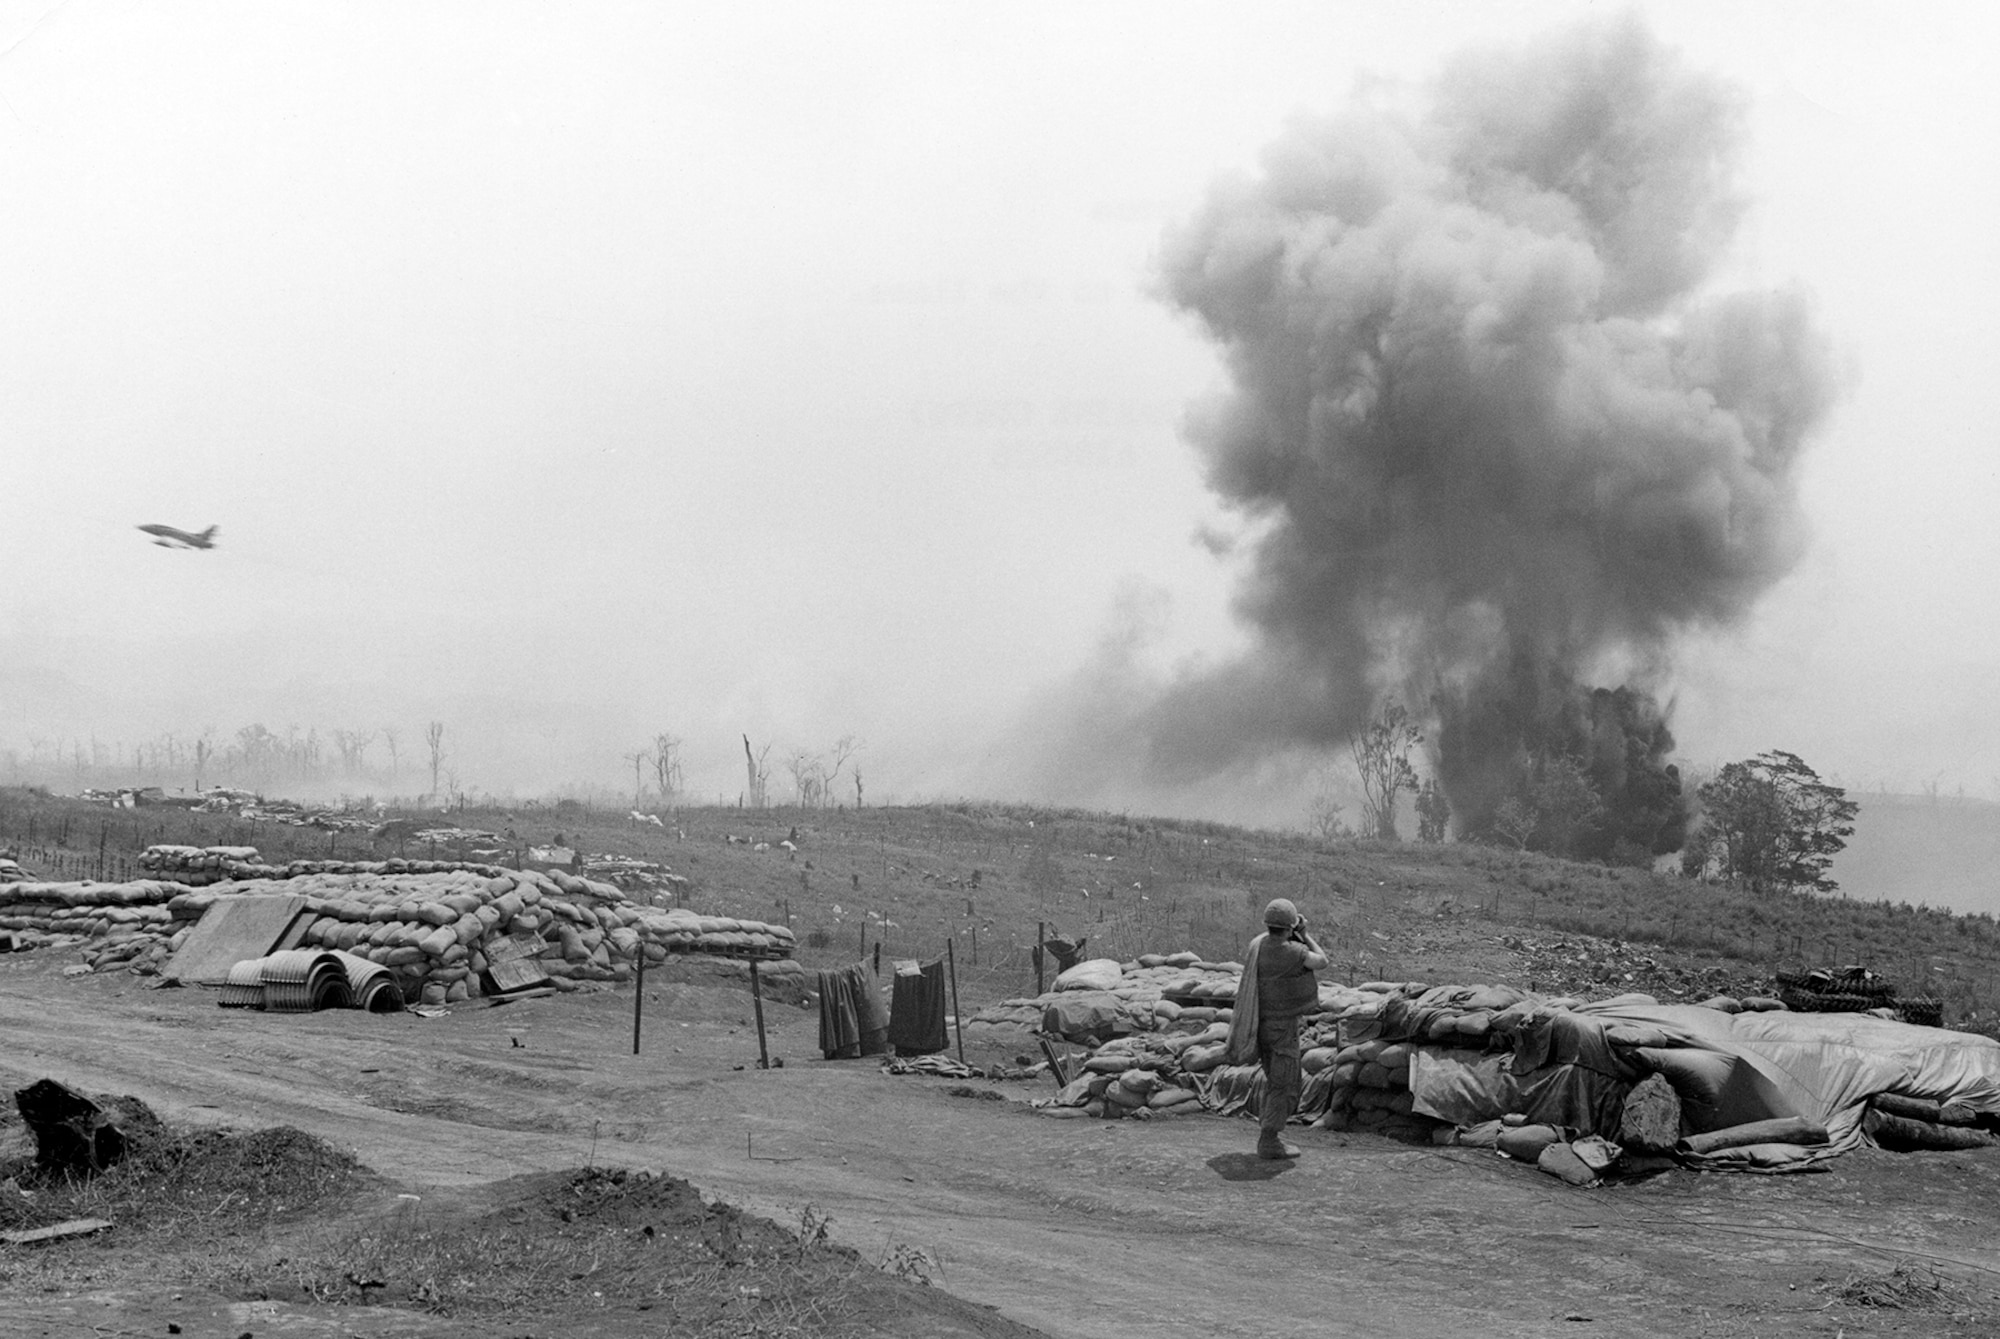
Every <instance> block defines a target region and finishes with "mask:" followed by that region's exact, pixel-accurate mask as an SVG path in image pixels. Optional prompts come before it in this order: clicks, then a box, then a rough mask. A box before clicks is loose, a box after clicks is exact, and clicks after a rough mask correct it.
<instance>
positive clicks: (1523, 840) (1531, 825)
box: [1493, 795, 1542, 851]
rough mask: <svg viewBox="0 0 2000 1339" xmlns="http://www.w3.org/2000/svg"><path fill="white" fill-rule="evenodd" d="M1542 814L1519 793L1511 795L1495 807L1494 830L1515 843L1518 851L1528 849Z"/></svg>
mask: <svg viewBox="0 0 2000 1339" xmlns="http://www.w3.org/2000/svg"><path fill="white" fill-rule="evenodd" d="M1541 818H1542V816H1541V815H1540V814H1538V813H1536V812H1535V807H1534V806H1533V805H1532V804H1529V803H1528V802H1527V801H1526V800H1524V799H1522V798H1521V797H1520V796H1519V795H1509V796H1508V797H1507V798H1506V799H1504V800H1502V801H1500V803H1499V804H1497V805H1495V806H1494V808H1493V831H1494V832H1495V833H1497V834H1499V835H1500V836H1502V837H1505V838H1506V839H1507V840H1508V841H1510V842H1512V843H1513V844H1514V849H1515V850H1517V851H1525V850H1527V849H1528V839H1529V838H1530V837H1532V836H1534V835H1535V828H1536V826H1537V825H1538V824H1539V823H1540V822H1541Z"/></svg>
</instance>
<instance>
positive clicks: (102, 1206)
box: [0, 1097, 373, 1231]
mask: <svg viewBox="0 0 2000 1339" xmlns="http://www.w3.org/2000/svg"><path fill="white" fill-rule="evenodd" d="M92 1100H94V1101H96V1102H97V1103H98V1105H99V1106H100V1107H102V1108H103V1109H104V1110H105V1113H106V1114H107V1115H110V1116H112V1117H113V1118H114V1119H116V1120H117V1121H118V1122H119V1125H120V1128H121V1129H122V1130H123V1131H124V1132H125V1135H126V1139H127V1143H126V1153H125V1156H124V1158H123V1159H122V1160H120V1161H119V1162H118V1163H116V1164H114V1165H113V1166H111V1167H110V1168H107V1169H106V1170H105V1171H103V1172H100V1173H98V1174H97V1175H95V1176H92V1177H89V1178H87V1179H84V1178H74V1177H70V1176H67V1175H64V1174H62V1173H60V1172H50V1171H47V1170H45V1169H43V1168H41V1167H39V1166H37V1165H36V1163H35V1161H34V1159H33V1158H32V1156H28V1155H25V1154H21V1155H17V1156H15V1157H14V1158H12V1159H9V1160H8V1162H7V1163H5V1164H4V1165H0V1175H5V1176H11V1177H13V1178H14V1180H15V1182H16V1184H17V1185H18V1186H20V1187H21V1188H22V1189H23V1190H25V1191H27V1192H29V1193H27V1194H16V1195H12V1196H6V1197H0V1224H4V1225H5V1226H7V1227H10V1228H13V1227H40V1226H44V1225H46V1224H49V1223H57V1222H61V1221H63V1220H64V1219H66V1218H77V1217H105V1218H110V1219H112V1220H114V1221H115V1222H117V1223H118V1224H119V1225H120V1226H121V1227H122V1228H125V1229H127V1230H138V1231H144V1230H148V1229H152V1230H160V1231H177V1230H179V1229H180V1228H181V1227H182V1226H183V1225H184V1224H185V1223H187V1222H190V1221H193V1220H203V1221H210V1220H213V1218H214V1217H215V1216H216V1215H217V1214H218V1213H219V1212H222V1211H224V1210H226V1211H227V1213H228V1214H229V1216H230V1217H231V1219H232V1220H234V1221H237V1222H245V1221H247V1222H251V1223H258V1222H266V1221H269V1220H270V1219H273V1218H276V1217H278V1216H279V1215H285V1214H296V1213H299V1212H304V1211H309V1210H311V1209H313V1208H315V1207H317V1206H320V1205H325V1204H330V1203H335V1202H338V1201H340V1200H342V1199H344V1198H345V1197H346V1196H348V1195H349V1194H351V1193H352V1192H353V1191H354V1190H355V1189H356V1188H357V1187H358V1186H359V1185H361V1184H363V1183H364V1182H367V1181H370V1180H372V1179H373V1177H372V1174H371V1173H369V1172H367V1171H365V1170H364V1169H363V1168H362V1166H361V1164H360V1163H359V1162H357V1161H356V1160H355V1159H354V1157H353V1155H351V1154H349V1153H347V1152H345V1151H343V1150H341V1149H338V1148H335V1147H334V1146H333V1145H332V1144H329V1143H327V1142H326V1141H325V1140H323V1139H320V1138H318V1137H317V1136H315V1135H310V1134H307V1133H305V1132H304V1131H302V1130H297V1129H294V1128H292V1127H290V1126H278V1127H275V1128H272V1129H265V1130H253V1131H248V1132H239V1131H233V1130H224V1129H202V1130H177V1129H174V1128H173V1127H171V1126H168V1125H166V1124H165V1123H163V1122H162V1121H160V1119H159V1118H158V1117H157V1116H155V1115H154V1114H153V1113H152V1111H151V1110H150V1109H149V1108H147V1107H146V1105H145V1104H144V1103H143V1102H140V1101H139V1100H138V1099H137V1098H130V1097H123V1098H119V1097H96V1098H93V1099H92Z"/></svg>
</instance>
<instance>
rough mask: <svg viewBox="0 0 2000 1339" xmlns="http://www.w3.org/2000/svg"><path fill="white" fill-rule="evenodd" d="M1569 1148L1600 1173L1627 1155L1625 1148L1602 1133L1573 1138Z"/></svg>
mask: <svg viewBox="0 0 2000 1339" xmlns="http://www.w3.org/2000/svg"><path fill="white" fill-rule="evenodd" d="M1569 1150H1570V1152H1572V1153H1574V1154H1576V1156H1577V1157H1578V1158H1579V1159H1581V1160H1582V1162H1583V1164H1584V1166H1586V1167H1588V1168H1590V1170H1591V1171H1593V1172H1597V1173H1599V1174H1602V1173H1603V1172H1605V1171H1607V1170H1609V1169H1610V1167H1611V1166H1612V1165H1613V1164H1614V1163H1616V1162H1617V1161H1618V1160H1619V1159H1620V1158H1622V1157H1624V1156H1625V1150H1624V1149H1622V1148H1620V1147H1618V1145H1616V1144H1614V1143H1612V1142H1611V1141H1610V1140H1609V1139H1606V1138H1605V1137H1604V1136H1603V1135H1601V1134H1587V1135H1585V1136H1584V1137H1583V1138H1581V1139H1572V1140H1571V1141H1570V1144H1569Z"/></svg>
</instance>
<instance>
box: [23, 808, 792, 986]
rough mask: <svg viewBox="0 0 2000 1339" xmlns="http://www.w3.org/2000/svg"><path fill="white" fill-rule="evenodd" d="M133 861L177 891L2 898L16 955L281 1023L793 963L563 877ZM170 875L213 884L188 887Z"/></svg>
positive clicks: (725, 926) (424, 864) (200, 852)
mask: <svg viewBox="0 0 2000 1339" xmlns="http://www.w3.org/2000/svg"><path fill="white" fill-rule="evenodd" d="M141 863H142V866H143V867H145V868H147V869H148V870H157V871H159V872H161V873H162V874H163V875H173V876H175V877H172V878H157V879H144V880H135V881H133V882H130V883H17V884H9V885H5V886H0V929H6V930H10V931H20V932H21V933H22V934H24V935H26V936H29V937H30V939H31V941H32V942H31V943H30V944H29V945H28V946H33V943H62V944H82V945H83V946H84V949H85V956H86V961H87V962H88V964H89V965H90V967H91V968H92V969H93V970H97V971H103V970H108V969H110V968H115V967H120V966H123V967H127V968H130V969H132V970H136V971H140V972H157V973H159V974H160V975H163V976H166V977H168V978H172V979H179V980H182V981H185V982H187V983H189V984H208V985H218V986H223V987H224V989H225V992H226V998H225V999H224V1001H223V1002H224V1003H225V1004H231V1005H237V1006H242V1007H258V1008H276V1009H278V1010H280V1011H296V1010H297V1009H298V1008H299V1007H301V1006H300V1001H306V1002H307V1003H306V1004H305V1006H304V1007H333V1006H335V1005H345V1006H350V1007H359V1008H366V1009H374V1010H381V1009H386V1008H390V1007H401V1004H402V1003H405V1002H407V1003H410V1004H417V1003H422V1004H431V1005H437V1004H447V1003H454V1002H457V1001H461V1000H466V999H471V998H478V997H480V996H482V995H495V994H506V993H509V992H512V991H516V990H520V989H524V988H531V987H549V988H553V989H558V990H565V989H575V988H576V987H577V985H578V984H579V983H581V982H589V981H625V980H629V979H630V978H631V976H632V974H633V972H634V970H635V969H636V967H637V966H638V964H639V963H640V962H641V961H644V962H646V963H649V964H658V963H662V962H665V961H666V959H667V958H668V956H669V955H674V954H707V955H711V956H716V957H723V958H736V959H748V960H751V961H753V962H769V963H771V964H772V965H773V966H774V967H780V966H781V965H782V966H793V965H795V964H793V962H792V954H793V948H794V940H793V936H792V932H791V929H790V928H789V927H788V926H783V925H770V924H765V923H763V922H761V921H750V920H741V919H738V918H735V917H729V916H706V915H699V914H697V913H695V912H693V911H689V910H687V909H684V908H674V909H671V910H669V909H665V908H660V907H653V906H647V905H643V904H641V903H638V902H636V901H634V900H633V899H632V898H631V897H629V896H628V895H627V894H626V893H625V892H624V891H623V890H621V889H619V888H616V887H613V886H612V885H610V884H608V883H602V882H599V881H597V880H593V879H586V878H579V877H577V876H575V875H571V874H568V873H565V872H563V871H561V870H548V871H541V870H513V869H506V868H502V867H499V866H494V865H483V864H474V863H465V862H455V861H431V860H386V861H368V862H362V861H294V862H292V863H290V864H288V865H281V866H274V865H266V864H263V863H261V862H259V861H258V860H257V859H256V852H255V851H254V850H251V849H250V848H247V847H225V848H212V849H202V848H192V847H155V848H152V849H150V850H148V851H147V853H146V855H145V856H144V857H142V859H141ZM183 873H186V874H189V875H191V876H194V877H199V878H207V877H209V876H213V875H218V874H219V875H222V876H223V877H221V878H219V879H216V880H214V881H211V882H207V883H204V884H202V885H201V886H190V885H188V884H186V883H183V882H180V881H179V877H178V876H179V875H181V874H183ZM298 955H303V956H298ZM253 991H254V992H255V995H256V998H255V999H254V1000H253V999H252V998H251V995H252V992H253ZM313 1000H318V1001H320V1002H321V1003H320V1004H318V1005H316V1006H315V1005H313V1004H311V1003H310V1002H311V1001H313ZM392 1001H394V1002H395V1003H394V1004H393V1006H392V1004H391V1002H392Z"/></svg>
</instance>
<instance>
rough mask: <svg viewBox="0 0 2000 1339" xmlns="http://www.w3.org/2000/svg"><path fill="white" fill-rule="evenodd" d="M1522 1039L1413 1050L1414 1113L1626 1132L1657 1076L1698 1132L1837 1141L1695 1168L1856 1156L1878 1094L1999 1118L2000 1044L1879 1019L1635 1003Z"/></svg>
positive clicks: (1545, 1023)
mask: <svg viewBox="0 0 2000 1339" xmlns="http://www.w3.org/2000/svg"><path fill="white" fill-rule="evenodd" d="M1514 1035H1515V1048H1514V1050H1513V1052H1511V1053H1507V1054H1501V1055H1481V1054H1476V1053H1473V1052H1468V1051H1454V1050H1443V1049H1433V1048H1429V1047H1419V1048H1416V1050H1415V1053H1414V1054H1413V1056H1412V1059H1411V1064H1410V1091H1411V1094H1412V1097H1413V1099H1414V1103H1415V1110H1417V1111H1418V1112H1419V1113H1421V1114H1424V1115H1428V1116H1433V1117H1436V1118H1438V1119H1440V1120H1447V1121H1451V1122H1452V1123H1454V1124H1457V1125H1472V1124H1476V1123H1478V1122H1479V1121H1482V1120H1491V1119H1494V1118H1496V1117H1499V1116H1502V1115H1505V1114H1508V1113H1510V1112H1519V1113H1521V1114H1522V1115H1525V1116H1526V1117H1528V1118H1529V1119H1530V1120H1533V1121H1540V1122H1546V1123H1548V1124H1551V1125H1566V1126H1569V1127H1571V1128H1574V1129H1578V1130H1582V1131H1595V1132H1597V1133H1604V1134H1615V1133H1616V1126H1615V1122H1616V1119H1617V1115H1618V1112H1619V1110H1620V1109H1621V1107H1622V1103H1623V1099H1624V1093H1625V1091H1626V1090H1627V1089H1628V1088H1629V1087H1630V1086H1631V1084H1633V1083H1634V1082H1636V1081H1637V1080H1638V1079H1640V1078H1642V1077H1644V1076H1645V1075H1646V1074H1649V1073H1659V1074H1663V1075H1665V1076H1666V1078H1667V1080H1668V1082H1669V1083H1671V1084H1672V1085H1673V1087H1674V1091H1675V1092H1676V1093H1677V1094H1678V1095H1679V1097H1680V1099H1681V1110H1682V1118H1683V1121H1684V1123H1685V1125H1686V1127H1687V1129H1688V1131H1689V1132H1690V1133H1706V1132H1710V1131H1715V1130H1722V1129H1727V1128H1729V1127H1732V1126H1737V1125H1745V1124H1749V1123H1751V1122H1753V1121H1764V1120H1778V1119H1783V1118H1787V1117H1793V1118H1802V1119H1803V1120H1805V1121H1807V1122H1810V1123H1812V1124H1814V1125H1817V1126H1820V1127H1823V1128H1824V1129H1825V1131H1826V1134H1827V1141H1826V1143H1825V1144H1824V1145H1816V1146H1814V1147H1812V1148H1810V1149H1807V1150H1803V1151H1801V1150H1798V1149H1796V1148H1788V1149H1787V1150H1785V1151H1784V1152H1782V1153H1778V1152H1769V1153H1768V1154H1767V1153H1765V1152H1763V1151H1760V1150H1761V1149H1762V1146H1759V1145H1750V1146H1746V1147H1745V1148H1737V1149H1728V1150H1724V1151H1722V1152H1719V1153H1716V1154H1713V1155H1697V1157H1696V1158H1695V1159H1694V1160H1695V1161H1697V1162H1702V1163H1704V1164H1705V1165H1714V1166H1742V1165H1750V1166H1754V1165H1760V1164H1762V1163H1763V1162H1764V1161H1766V1160H1767V1159H1768V1160H1769V1161H1776V1162H1783V1163H1794V1162H1804V1161H1813V1160H1817V1159H1820V1158H1824V1157H1829V1156H1832V1155H1834V1154H1838V1153H1843V1152H1845V1151H1847V1150H1848V1149H1851V1148H1855V1147H1858V1146H1859V1145H1861V1144H1862V1143H1864V1142H1866V1141H1867V1135H1866V1134H1865V1133H1864V1131H1863V1130H1862V1118H1863V1116H1864V1115H1865V1114H1866V1112H1867V1103H1868V1100H1869V1099H1870V1098H1872V1097H1874V1096H1875V1095H1876V1094H1878V1093H1890V1092H1893V1093H1903V1094H1907V1095H1909V1096H1913V1097H1923V1098H1930V1099H1932V1100H1935V1101H1940V1102H1942V1101H1951V1102H1956V1103H1958V1104H1960V1105H1961V1106H1964V1107H1966V1108H1969V1109H1970V1110H1972V1111H1975V1112H1979V1113H1982V1114H1985V1115H1988V1116H1992V1117H1996V1118H2000V1042H1996V1041H1994V1040H1993V1039H1991V1038H1988V1037H1981V1036H1978V1035H1976V1034H1973V1033H1966V1032H1953V1031H1950V1030H1948V1029H1944V1028H1930V1027H1918V1026H1916V1025H1914V1024H1909V1023H1899V1022H1895V1021H1893V1020H1890V1019H1884V1018H1876V1017H1874V1016H1872V1015H1868V1014H1819V1013H1794V1012H1789V1011H1772V1012H1768V1013H1755V1012H1752V1013H1739V1014H1730V1013H1725V1012H1723V1011H1721V1010H1718V1009H1709V1008H1704V1007H1702V1006H1699V1005H1673V1004H1657V1003H1654V1002H1652V1001H1651V1000H1650V999H1647V998H1645V997H1642V996H1641V997H1633V996H1627V997H1621V998H1619V999H1614V1000H1605V1001H1601V1002H1598V1003H1595V1004H1585V1005H1581V1006H1579V1007H1577V1008H1575V1009H1553V1008H1534V1009H1532V1010H1531V1012H1530V1013H1529V1014H1528V1016H1527V1017H1526V1018H1525V1019H1524V1020H1523V1021H1522V1024H1521V1026H1520V1027H1518V1028H1517V1029H1516V1031H1515V1034H1514ZM1607 1126H1609V1128H1607Z"/></svg>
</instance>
